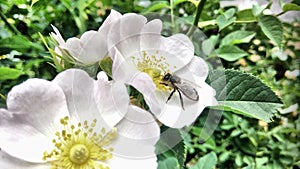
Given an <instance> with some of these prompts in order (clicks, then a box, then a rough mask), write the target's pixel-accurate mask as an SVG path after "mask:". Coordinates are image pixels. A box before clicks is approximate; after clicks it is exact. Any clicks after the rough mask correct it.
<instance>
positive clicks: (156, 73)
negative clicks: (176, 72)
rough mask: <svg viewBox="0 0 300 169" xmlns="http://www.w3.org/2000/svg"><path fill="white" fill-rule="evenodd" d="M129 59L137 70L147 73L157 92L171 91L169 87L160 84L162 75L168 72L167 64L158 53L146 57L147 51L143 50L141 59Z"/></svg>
mask: <svg viewBox="0 0 300 169" xmlns="http://www.w3.org/2000/svg"><path fill="white" fill-rule="evenodd" d="M131 58H132V59H133V62H134V63H135V65H136V66H137V69H138V70H140V71H141V72H145V73H147V74H148V75H149V76H150V77H151V78H152V80H153V82H154V83H155V85H156V89H157V90H160V91H167V90H171V89H170V87H168V86H165V85H163V84H161V83H162V78H163V76H164V73H166V72H169V70H168V68H169V64H168V63H167V62H166V58H165V57H164V56H162V55H160V56H159V52H158V51H155V52H154V54H152V55H148V54H147V51H145V50H143V51H142V58H136V57H134V56H131Z"/></svg>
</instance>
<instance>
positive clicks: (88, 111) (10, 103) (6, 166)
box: [0, 69, 160, 169]
mask: <svg viewBox="0 0 300 169" xmlns="http://www.w3.org/2000/svg"><path fill="white" fill-rule="evenodd" d="M159 133H160V130H159V127H158V125H157V123H156V122H155V121H154V120H153V117H152V116H151V115H150V114H149V113H148V112H146V111H145V110H143V109H141V108H139V107H136V106H132V105H129V96H128V94H127V90H126V87H125V86H124V84H123V83H122V84H121V83H118V82H112V81H108V78H107V76H106V74H105V73H104V72H100V73H98V76H97V80H94V79H92V78H90V77H89V76H88V74H87V73H85V72H84V71H82V70H78V69H69V70H66V71H64V72H62V73H60V74H58V75H57V76H56V78H55V79H54V80H53V81H47V80H43V79H29V80H27V81H25V82H24V83H22V84H20V85H17V86H15V87H13V89H12V90H11V91H10V92H9V94H8V97H7V109H0V148H1V151H0V159H1V160H0V168H1V169H11V168H18V169H29V168H30V169H50V168H51V169H54V168H56V169H87V168H97V169H101V168H105V169H108V168H109V169H120V168H136V169H140V168H144V167H145V166H147V168H149V169H151V168H153V169H154V168H157V162H156V160H157V159H156V155H155V153H154V150H155V147H154V145H155V143H156V142H157V140H158V138H159ZM137 147H138V148H139V149H136V148H137Z"/></svg>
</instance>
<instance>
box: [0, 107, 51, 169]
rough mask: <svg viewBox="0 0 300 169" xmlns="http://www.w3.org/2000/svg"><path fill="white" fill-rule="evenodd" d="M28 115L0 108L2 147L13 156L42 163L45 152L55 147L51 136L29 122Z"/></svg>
mask: <svg viewBox="0 0 300 169" xmlns="http://www.w3.org/2000/svg"><path fill="white" fill-rule="evenodd" d="M26 116H27V114H15V115H12V114H11V113H9V112H8V111H6V110H5V109H0V136H1V137H0V147H1V149H2V150H3V151H6V152H7V153H9V154H10V155H11V156H13V157H17V158H19V159H22V160H25V161H28V162H40V163H42V162H44V161H43V160H42V158H43V153H44V152H45V151H46V150H48V149H53V145H52V142H51V136H49V135H44V134H42V133H41V131H39V128H34V127H32V126H31V125H30V124H28V122H27V121H26V119H27V117H26ZM50 120H51V119H50ZM50 122H51V121H50ZM45 125H47V122H46V123H45ZM48 125H49V124H48ZM45 127H49V128H50V127H51V126H44V128H45ZM53 134H54V133H53ZM1 168H2V167H1Z"/></svg>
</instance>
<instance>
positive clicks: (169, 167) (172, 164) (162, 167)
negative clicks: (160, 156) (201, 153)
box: [157, 157, 180, 169]
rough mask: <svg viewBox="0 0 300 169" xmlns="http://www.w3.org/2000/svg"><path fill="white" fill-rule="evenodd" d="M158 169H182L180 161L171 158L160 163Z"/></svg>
mask: <svg viewBox="0 0 300 169" xmlns="http://www.w3.org/2000/svg"><path fill="white" fill-rule="evenodd" d="M157 168H158V169H180V168H179V164H178V161H177V159H176V158H175V157H169V158H167V159H164V160H162V161H158V167H157Z"/></svg>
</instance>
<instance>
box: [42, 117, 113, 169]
mask: <svg viewBox="0 0 300 169" xmlns="http://www.w3.org/2000/svg"><path fill="white" fill-rule="evenodd" d="M96 122H97V121H96V120H93V121H92V123H90V124H89V123H88V121H84V123H83V124H82V123H78V124H77V125H76V126H75V125H72V124H70V122H69V118H68V117H64V118H62V119H61V120H60V123H61V124H62V126H63V129H62V130H61V131H60V132H56V133H55V136H56V138H55V139H53V140H52V143H53V145H54V146H55V149H53V150H51V151H45V152H44V155H43V160H45V161H47V162H49V163H50V164H51V169H87V168H91V169H96V168H97V169H109V167H108V166H107V165H106V164H105V162H106V161H107V160H108V159H111V158H112V151H113V149H112V148H111V147H108V146H109V145H110V143H111V140H113V139H115V138H116V136H117V132H116V129H115V128H114V129H112V130H111V131H110V132H108V133H107V132H106V130H105V129H104V128H102V129H101V131H100V133H96V132H94V127H95V126H96Z"/></svg>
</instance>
